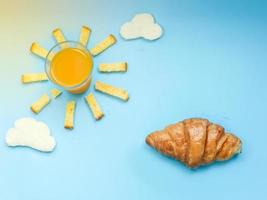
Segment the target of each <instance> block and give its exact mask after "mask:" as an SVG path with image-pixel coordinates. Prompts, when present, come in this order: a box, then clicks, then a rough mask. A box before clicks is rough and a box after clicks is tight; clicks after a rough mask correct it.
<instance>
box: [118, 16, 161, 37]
mask: <svg viewBox="0 0 267 200" xmlns="http://www.w3.org/2000/svg"><path fill="white" fill-rule="evenodd" d="M162 33H163V31H162V28H161V27H160V25H159V24H157V23H156V22H155V20H154V18H153V16H152V15H151V14H149V13H141V14H137V15H135V16H134V18H133V19H132V21H130V22H126V23H125V24H123V25H122V27H121V30H120V34H121V36H122V37H123V38H124V39H126V40H131V39H136V38H140V37H142V38H144V39H147V40H156V39H158V38H160V37H161V35H162Z"/></svg>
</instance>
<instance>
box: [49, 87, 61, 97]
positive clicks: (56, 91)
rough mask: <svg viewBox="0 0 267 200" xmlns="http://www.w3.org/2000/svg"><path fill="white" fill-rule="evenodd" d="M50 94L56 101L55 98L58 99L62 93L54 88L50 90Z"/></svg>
mask: <svg viewBox="0 0 267 200" xmlns="http://www.w3.org/2000/svg"><path fill="white" fill-rule="evenodd" d="M50 92H51V95H52V97H53V98H54V99H56V98H57V97H59V96H60V95H61V94H62V91H60V90H58V89H56V88H53V89H51V91H50Z"/></svg>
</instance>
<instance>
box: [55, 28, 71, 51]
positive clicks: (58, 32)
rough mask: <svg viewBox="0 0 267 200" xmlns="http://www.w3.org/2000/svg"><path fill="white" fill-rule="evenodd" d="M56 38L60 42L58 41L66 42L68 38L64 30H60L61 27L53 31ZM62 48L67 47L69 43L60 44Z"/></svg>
mask: <svg viewBox="0 0 267 200" xmlns="http://www.w3.org/2000/svg"><path fill="white" fill-rule="evenodd" d="M52 34H53V36H54V38H55V40H56V41H57V42H58V43H61V42H65V41H66V39H65V37H64V34H63V33H62V31H61V30H60V28H57V29H55V30H53V32H52ZM60 46H61V48H66V47H67V46H68V45H67V44H64V43H63V44H60Z"/></svg>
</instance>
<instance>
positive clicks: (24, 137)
mask: <svg viewBox="0 0 267 200" xmlns="http://www.w3.org/2000/svg"><path fill="white" fill-rule="evenodd" d="M6 143H7V145H8V146H27V147H31V148H33V149H37V150H39V151H44V152H50V151H53V150H54V148H55V146H56V141H55V139H54V138H53V137H52V136H51V135H50V130H49V128H48V126H47V125H46V124H45V123H43V122H39V121H36V120H35V119H32V118H22V119H19V120H17V121H16V122H15V127H13V128H10V129H9V130H8V131H7V134H6Z"/></svg>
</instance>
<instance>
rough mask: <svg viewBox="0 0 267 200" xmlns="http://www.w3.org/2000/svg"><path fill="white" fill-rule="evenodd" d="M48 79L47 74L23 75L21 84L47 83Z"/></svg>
mask: <svg viewBox="0 0 267 200" xmlns="http://www.w3.org/2000/svg"><path fill="white" fill-rule="evenodd" d="M47 80H48V77H47V75H46V73H45V72H44V73H29V74H23V75H22V76H21V82H22V83H33V82H41V81H47Z"/></svg>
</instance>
